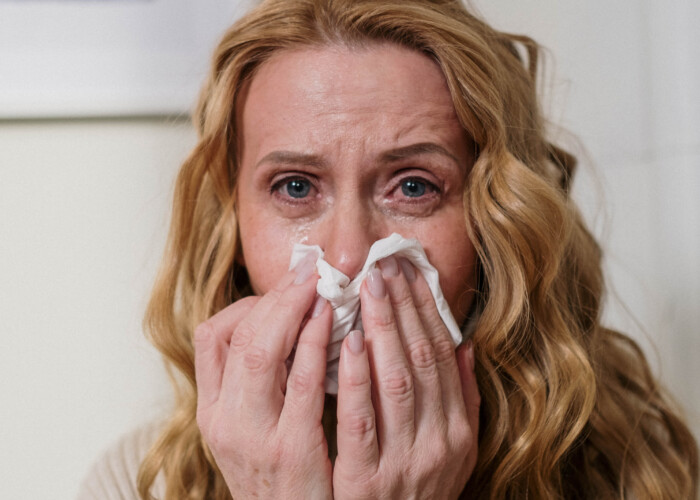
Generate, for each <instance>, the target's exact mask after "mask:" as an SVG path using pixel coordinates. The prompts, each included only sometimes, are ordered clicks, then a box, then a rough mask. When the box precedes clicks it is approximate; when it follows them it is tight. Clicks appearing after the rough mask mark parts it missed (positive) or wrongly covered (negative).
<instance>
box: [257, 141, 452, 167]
mask: <svg viewBox="0 0 700 500" xmlns="http://www.w3.org/2000/svg"><path fill="white" fill-rule="evenodd" d="M424 154H438V155H440V156H444V157H446V158H449V159H450V160H452V161H453V162H454V163H455V164H456V165H457V166H458V167H459V166H460V162H459V159H458V158H457V157H456V156H455V155H453V154H452V153H450V152H449V151H448V150H447V149H445V148H444V147H442V146H440V145H439V144H435V143H434V142H419V143H417V144H411V145H410V146H404V147H400V148H394V149H390V150H388V151H385V152H383V153H382V154H381V156H380V162H381V163H392V162H395V161H400V160H405V159H406V158H411V157H413V156H420V155H424ZM263 163H277V164H282V165H304V166H307V167H309V166H310V167H316V168H319V169H322V168H326V167H327V166H328V162H327V161H326V160H324V159H323V157H321V156H319V155H315V154H307V153H298V152H295V151H273V152H272V153H269V154H267V155H265V156H264V157H263V158H262V159H261V160H260V161H259V162H258V163H257V164H256V165H255V167H256V168H257V167H258V166H260V165H262V164H263Z"/></svg>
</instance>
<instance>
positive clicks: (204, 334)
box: [194, 320, 215, 347]
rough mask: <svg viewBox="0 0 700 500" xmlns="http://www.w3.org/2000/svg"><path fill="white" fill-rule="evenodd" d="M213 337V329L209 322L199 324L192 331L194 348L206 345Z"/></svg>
mask: <svg viewBox="0 0 700 500" xmlns="http://www.w3.org/2000/svg"><path fill="white" fill-rule="evenodd" d="M214 335H215V334H214V327H213V326H212V325H211V323H210V322H209V320H207V321H204V322H203V323H200V324H199V325H197V327H196V328H195V329H194V343H195V347H196V345H197V344H208V343H209V342H211V340H212V338H213V337H214Z"/></svg>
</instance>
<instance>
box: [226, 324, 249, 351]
mask: <svg viewBox="0 0 700 500" xmlns="http://www.w3.org/2000/svg"><path fill="white" fill-rule="evenodd" d="M254 337H255V326H254V325H252V324H251V323H250V321H248V320H247V319H244V320H243V321H241V322H240V324H239V325H238V327H237V328H236V330H235V331H234V332H233V335H232V336H231V347H233V348H235V349H242V348H244V347H246V346H248V345H249V344H250V341H251V340H252V339H253V338H254Z"/></svg>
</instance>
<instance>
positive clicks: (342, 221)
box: [317, 199, 381, 279]
mask: <svg viewBox="0 0 700 500" xmlns="http://www.w3.org/2000/svg"><path fill="white" fill-rule="evenodd" d="M373 219H374V218H373V217H372V215H371V211H370V210H369V209H368V208H367V207H366V206H364V204H363V203H362V200H358V199H346V200H345V201H344V202H338V203H336V204H335V207H334V208H333V209H332V212H331V213H329V214H326V217H324V221H323V229H322V230H321V236H320V240H321V241H318V242H317V244H318V245H319V246H320V247H321V248H322V249H323V251H324V254H325V255H324V258H325V260H326V262H328V263H329V264H330V265H331V266H333V267H335V268H336V269H338V270H339V271H341V272H342V273H343V274H345V275H346V276H348V277H349V278H350V279H353V278H354V277H355V276H356V275H357V274H358V273H359V272H360V271H361V270H362V266H363V265H364V264H365V260H367V254H368V253H369V248H370V247H371V246H372V243H374V242H375V241H376V240H378V239H380V238H381V236H380V235H379V231H378V230H377V228H376V224H375V221H374V220H373Z"/></svg>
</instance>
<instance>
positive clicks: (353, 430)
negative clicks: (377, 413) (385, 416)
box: [343, 412, 376, 438]
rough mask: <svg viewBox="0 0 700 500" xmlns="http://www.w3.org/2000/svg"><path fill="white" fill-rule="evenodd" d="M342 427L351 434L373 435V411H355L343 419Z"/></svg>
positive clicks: (374, 424)
mask: <svg viewBox="0 0 700 500" xmlns="http://www.w3.org/2000/svg"><path fill="white" fill-rule="evenodd" d="M343 420H344V425H343V427H344V428H345V430H346V431H347V432H348V433H349V434H350V435H352V436H355V437H356V438H357V437H363V436H373V435H374V433H375V430H376V422H375V418H374V413H373V412H355V413H352V414H350V415H348V416H347V417H345V418H344V419H343Z"/></svg>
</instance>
